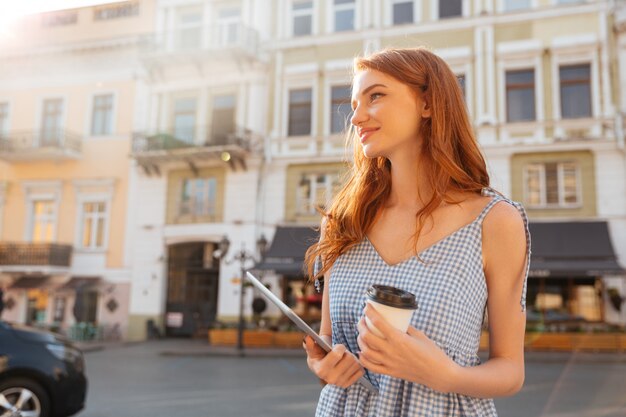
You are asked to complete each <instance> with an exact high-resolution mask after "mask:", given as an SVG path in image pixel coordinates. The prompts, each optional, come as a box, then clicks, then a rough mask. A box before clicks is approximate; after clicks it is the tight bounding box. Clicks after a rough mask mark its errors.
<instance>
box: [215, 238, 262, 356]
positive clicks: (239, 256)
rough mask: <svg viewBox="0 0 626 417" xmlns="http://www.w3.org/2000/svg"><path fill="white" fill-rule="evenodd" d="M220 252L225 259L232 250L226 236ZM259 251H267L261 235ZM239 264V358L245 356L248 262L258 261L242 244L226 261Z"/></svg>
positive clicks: (258, 243) (221, 243)
mask: <svg viewBox="0 0 626 417" xmlns="http://www.w3.org/2000/svg"><path fill="white" fill-rule="evenodd" d="M218 245H219V251H220V254H221V257H222V258H224V257H225V256H226V254H227V253H228V249H229V248H230V240H228V237H227V236H226V235H224V237H223V238H222V240H220V242H219V243H218ZM256 247H257V250H258V251H259V253H260V254H261V255H263V254H264V253H265V249H266V248H267V239H266V238H265V236H264V235H261V237H259V239H258V240H257V241H256ZM235 261H237V262H239V268H240V274H241V275H240V281H239V326H238V328H237V351H238V352H239V356H243V355H244V351H243V330H244V326H245V320H244V317H243V299H244V290H245V285H244V283H245V274H246V262H248V261H256V258H255V257H254V254H252V253H250V252H248V251H246V247H245V245H244V244H243V243H242V244H241V249H240V250H239V251H237V252H236V253H235V254H234V255H233V257H232V258H231V259H230V260H226V261H225V262H226V263H227V264H231V263H233V262H235Z"/></svg>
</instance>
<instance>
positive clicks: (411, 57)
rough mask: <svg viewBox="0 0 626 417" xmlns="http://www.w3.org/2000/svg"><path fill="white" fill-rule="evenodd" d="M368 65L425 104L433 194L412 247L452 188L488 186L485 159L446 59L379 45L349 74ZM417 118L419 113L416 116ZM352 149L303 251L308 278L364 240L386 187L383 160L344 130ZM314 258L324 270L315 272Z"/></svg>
mask: <svg viewBox="0 0 626 417" xmlns="http://www.w3.org/2000/svg"><path fill="white" fill-rule="evenodd" d="M367 70H374V71H380V72H382V73H384V74H387V75H389V76H391V77H393V78H395V79H396V80H398V81H400V82H402V83H403V84H405V85H407V86H409V87H410V88H411V89H412V90H413V91H414V93H415V94H416V95H417V96H420V97H421V98H422V99H423V100H424V101H425V102H426V103H427V104H428V105H429V106H430V108H431V117H430V118H424V119H422V121H421V124H420V125H421V127H420V130H421V131H420V137H421V139H422V143H423V145H422V149H421V155H422V160H421V163H423V164H425V166H426V167H427V169H425V170H424V172H428V173H429V176H428V183H429V185H430V187H431V189H432V191H433V193H432V196H431V198H430V200H429V201H428V202H427V203H426V204H425V205H424V207H423V208H421V209H420V210H419V211H418V212H417V213H416V217H417V229H416V231H415V234H414V242H415V245H417V241H418V238H419V235H420V233H421V230H422V227H423V225H424V222H425V220H426V219H427V218H428V217H429V216H431V215H432V213H433V211H434V210H435V209H436V208H437V207H439V205H440V204H441V203H442V202H443V201H446V202H451V201H449V200H448V198H449V193H450V192H451V191H463V192H473V193H480V192H481V190H482V189H483V187H488V186H489V174H488V173H487V168H486V165H485V160H484V158H483V156H482V154H481V152H480V149H479V148H478V143H477V141H476V138H475V136H474V133H473V129H472V126H471V124H470V121H469V117H468V115H467V112H466V108H465V101H464V98H463V93H462V92H461V88H460V86H459V82H458V80H457V78H456V76H455V75H454V73H453V72H452V70H450V67H448V65H447V64H446V63H445V61H444V60H443V59H441V58H439V57H438V56H437V55H435V54H433V53H432V52H430V51H428V50H427V49H425V48H406V49H385V50H382V51H380V52H377V53H374V54H373V55H371V56H369V57H367V58H365V57H363V58H356V59H355V61H354V72H355V74H356V73H358V72H360V71H367ZM416 117H417V115H416ZM347 138H348V141H352V143H353V148H354V163H353V165H352V168H351V170H350V172H349V174H348V178H347V181H346V183H345V185H344V187H343V188H342V189H341V191H340V192H339V194H338V195H337V196H336V197H335V199H334V201H333V203H332V205H331V206H330V208H329V209H328V210H327V211H325V212H324V213H323V214H324V218H323V220H322V226H321V228H322V230H321V235H322V239H321V240H320V242H319V243H318V244H315V245H313V246H311V247H310V248H309V249H308V250H307V253H306V256H305V269H306V271H307V273H308V275H309V277H312V278H317V277H319V276H321V275H323V274H324V273H325V272H326V271H328V269H329V268H330V267H331V266H332V264H333V263H334V262H335V260H337V258H338V257H339V256H340V255H342V254H343V253H345V252H346V251H348V250H349V249H350V248H352V247H353V246H355V245H356V244H358V243H359V242H360V241H362V240H363V238H364V237H365V235H366V233H367V231H368V230H369V228H370V227H371V226H372V224H373V223H374V221H375V220H376V218H377V214H378V213H379V211H380V209H381V207H382V206H383V204H384V203H385V201H386V200H387V198H388V197H389V192H390V190H391V170H390V168H391V165H390V161H389V160H388V159H387V158H385V157H377V158H367V157H365V155H364V154H363V150H362V148H361V145H360V142H359V141H358V140H356V132H355V130H354V129H353V128H351V129H350V131H349V132H348V135H347ZM316 259H320V260H321V262H322V267H321V269H320V270H319V271H317V274H314V266H315V261H316Z"/></svg>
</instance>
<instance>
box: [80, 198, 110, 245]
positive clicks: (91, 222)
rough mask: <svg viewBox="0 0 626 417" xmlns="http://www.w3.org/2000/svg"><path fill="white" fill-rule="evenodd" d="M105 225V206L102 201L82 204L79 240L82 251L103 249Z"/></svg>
mask: <svg viewBox="0 0 626 417" xmlns="http://www.w3.org/2000/svg"><path fill="white" fill-rule="evenodd" d="M106 223H107V204H106V202H104V201H92V202H84V203H83V205H82V219H81V240H80V245H81V247H82V248H84V249H103V248H104V247H105V245H106V243H105V238H104V235H105V233H106V227H107V225H106Z"/></svg>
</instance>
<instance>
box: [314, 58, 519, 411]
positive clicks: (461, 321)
mask: <svg viewBox="0 0 626 417" xmlns="http://www.w3.org/2000/svg"><path fill="white" fill-rule="evenodd" d="M354 70H355V74H354V79H353V89H352V90H353V91H352V109H353V110H354V114H353V116H352V119H351V124H352V128H351V134H350V137H351V139H352V140H354V164H353V167H352V170H351V173H350V175H349V178H348V180H347V183H346V185H345V186H344V188H343V189H342V190H341V192H340V193H339V195H338V196H337V197H336V198H335V200H334V202H333V204H332V206H331V207H330V209H329V210H328V211H327V212H326V213H325V216H324V219H323V221H322V226H321V238H320V241H319V243H318V244H316V245H314V246H312V247H311V248H310V249H309V250H308V252H307V258H306V263H307V267H308V271H309V274H310V275H311V276H313V277H315V278H316V279H320V278H321V277H322V276H324V277H325V285H324V290H323V304H322V323H321V330H320V335H321V336H322V337H324V338H326V339H327V340H328V341H329V342H330V341H332V345H333V350H332V351H331V352H330V353H328V354H327V353H326V352H324V351H323V350H322V349H321V348H320V347H319V346H317V345H316V344H315V342H314V341H313V340H312V339H311V338H309V337H307V338H306V340H305V343H304V347H305V349H306V352H307V356H308V359H307V362H308V365H309V368H310V369H311V370H312V371H313V372H314V373H315V374H316V375H317V376H318V377H319V378H320V379H322V380H323V381H324V382H326V383H327V385H325V387H324V388H323V390H322V392H321V396H320V400H319V403H318V407H317V416H325V417H328V416H474V417H475V416H495V415H496V410H495V407H494V404H493V400H491V398H493V397H498V396H507V395H512V394H514V393H516V392H517V391H518V390H519V389H520V388H521V386H522V384H523V381H524V329H525V324H526V315H525V308H524V307H525V289H526V277H527V272H528V263H529V256H530V237H529V234H528V227H527V226H528V225H527V219H526V215H525V213H524V210H523V208H522V207H521V206H520V205H519V204H517V203H514V202H511V201H510V200H508V199H506V198H505V197H503V196H502V195H500V194H499V193H497V192H495V191H493V190H492V189H491V188H489V175H488V174H487V169H486V166H485V161H484V159H483V157H482V155H481V153H480V150H479V148H478V144H477V142H476V139H475V137H474V134H473V131H472V126H471V124H470V122H469V120H468V116H467V113H466V110H465V103H464V99H463V95H462V92H461V89H460V88H459V85H458V81H457V79H456V77H455V75H454V74H453V73H452V71H451V70H450V68H449V67H448V66H447V65H446V63H445V62H444V61H443V60H442V59H441V58H439V57H437V56H436V55H434V54H433V53H431V52H429V51H428V50H426V49H423V48H416V49H387V50H384V51H382V52H378V53H376V54H373V55H372V56H369V57H367V58H358V59H356V60H355V64H354ZM317 261H319V262H317ZM372 284H383V285H390V286H394V287H398V288H400V289H403V290H406V291H409V292H411V293H413V294H415V295H416V297H417V303H418V309H417V310H416V311H415V313H414V314H413V317H412V319H411V325H410V326H409V329H408V332H406V333H403V332H400V331H398V330H396V329H394V328H393V327H391V326H390V325H389V324H387V323H386V322H385V320H384V319H383V318H382V317H381V316H380V315H379V314H378V312H377V311H376V310H375V309H374V308H372V307H371V306H367V307H366V306H365V293H366V290H367V289H368V288H369V287H370V286H371V285H372ZM485 311H487V312H488V317H489V336H490V337H489V360H487V361H486V362H485V363H482V364H481V363H480V360H479V358H478V356H477V355H476V354H477V351H478V346H479V342H480V335H481V328H482V325H483V319H484V317H485ZM364 316H367V317H368V318H369V319H370V320H371V322H372V323H373V325H374V326H375V327H376V328H377V329H378V330H380V331H381V333H382V334H383V337H379V336H377V335H376V334H374V333H372V331H371V330H370V329H369V328H368V326H367V325H366V324H365V320H364ZM364 374H365V375H366V377H367V378H368V379H369V380H370V381H371V382H372V384H373V385H374V386H376V387H377V388H378V390H379V393H378V394H375V393H371V392H370V391H368V390H366V389H365V388H363V386H362V385H361V384H358V383H356V384H355V381H357V379H359V378H360V377H361V376H363V375H364Z"/></svg>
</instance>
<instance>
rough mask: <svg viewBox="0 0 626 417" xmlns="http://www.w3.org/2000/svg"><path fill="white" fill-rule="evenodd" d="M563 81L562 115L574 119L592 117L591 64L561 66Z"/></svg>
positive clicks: (561, 78)
mask: <svg viewBox="0 0 626 417" xmlns="http://www.w3.org/2000/svg"><path fill="white" fill-rule="evenodd" d="M559 79H560V83H561V117H562V118H563V119H574V118H579V117H591V66H590V65H589V64H583V65H564V66H561V67H559Z"/></svg>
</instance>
